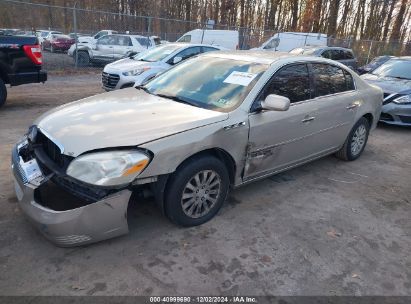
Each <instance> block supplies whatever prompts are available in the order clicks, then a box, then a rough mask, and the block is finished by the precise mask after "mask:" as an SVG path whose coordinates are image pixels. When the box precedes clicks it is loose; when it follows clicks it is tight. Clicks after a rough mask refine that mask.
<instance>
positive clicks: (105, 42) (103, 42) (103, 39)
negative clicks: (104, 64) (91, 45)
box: [97, 35, 114, 45]
mask: <svg viewBox="0 0 411 304" xmlns="http://www.w3.org/2000/svg"><path fill="white" fill-rule="evenodd" d="M113 42H114V38H113V37H112V36H111V35H107V36H104V37H101V38H100V39H99V40H98V41H97V44H100V45H112V44H113Z"/></svg>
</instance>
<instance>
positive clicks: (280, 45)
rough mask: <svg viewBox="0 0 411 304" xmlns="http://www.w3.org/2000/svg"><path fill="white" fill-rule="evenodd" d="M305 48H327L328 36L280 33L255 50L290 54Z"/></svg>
mask: <svg viewBox="0 0 411 304" xmlns="http://www.w3.org/2000/svg"><path fill="white" fill-rule="evenodd" d="M305 46H327V35H326V34H321V33H299V32H285V33H278V34H275V35H274V36H272V37H271V38H270V39H268V40H267V41H266V42H264V43H263V44H262V45H261V46H260V47H258V48H255V50H266V51H279V52H289V51H291V50H292V49H295V48H300V47H305Z"/></svg>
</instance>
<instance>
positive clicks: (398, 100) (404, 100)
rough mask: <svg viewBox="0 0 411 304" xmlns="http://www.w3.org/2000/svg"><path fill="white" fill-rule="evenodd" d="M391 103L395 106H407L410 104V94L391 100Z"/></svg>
mask: <svg viewBox="0 0 411 304" xmlns="http://www.w3.org/2000/svg"><path fill="white" fill-rule="evenodd" d="M393 102H395V103H397V104H409V103H411V94H410V95H404V96H400V97H397V98H395V99H394V100H393Z"/></svg>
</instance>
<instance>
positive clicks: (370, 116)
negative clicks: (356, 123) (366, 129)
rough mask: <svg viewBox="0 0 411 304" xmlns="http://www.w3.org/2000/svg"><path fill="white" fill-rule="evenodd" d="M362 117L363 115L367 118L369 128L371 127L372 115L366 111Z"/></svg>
mask: <svg viewBox="0 0 411 304" xmlns="http://www.w3.org/2000/svg"><path fill="white" fill-rule="evenodd" d="M362 117H364V118H365V119H367V120H368V123H369V125H370V128H371V127H372V125H373V123H374V116H373V115H372V114H371V113H366V114H364V115H363V116H362Z"/></svg>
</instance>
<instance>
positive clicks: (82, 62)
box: [74, 52, 90, 67]
mask: <svg viewBox="0 0 411 304" xmlns="http://www.w3.org/2000/svg"><path fill="white" fill-rule="evenodd" d="M74 61H76V53H74ZM89 64H90V56H89V54H88V53H87V52H78V54H77V66H80V67H85V66H88V65H89Z"/></svg>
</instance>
